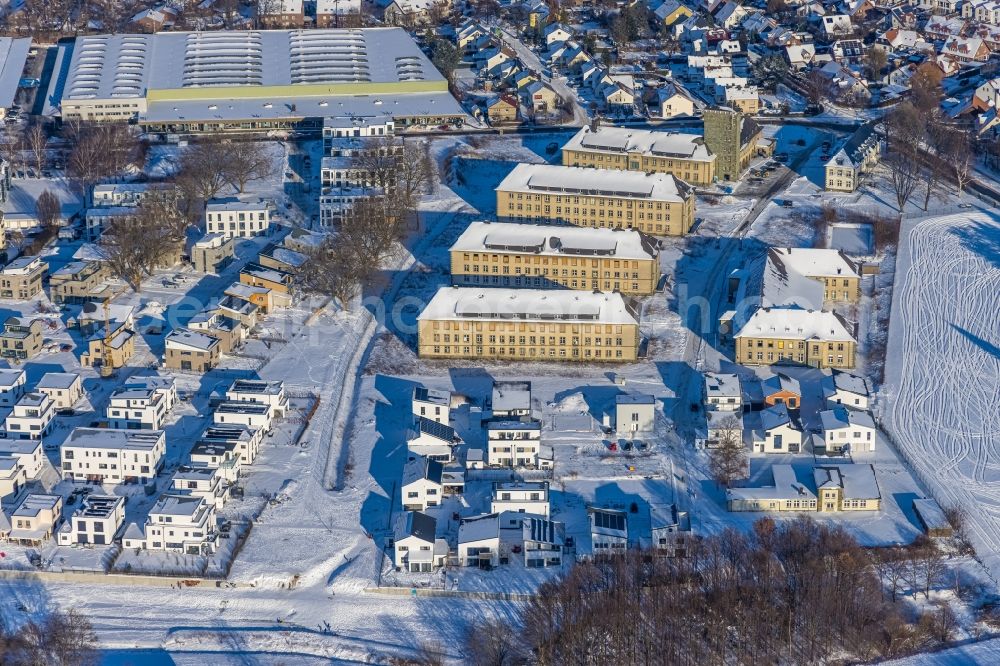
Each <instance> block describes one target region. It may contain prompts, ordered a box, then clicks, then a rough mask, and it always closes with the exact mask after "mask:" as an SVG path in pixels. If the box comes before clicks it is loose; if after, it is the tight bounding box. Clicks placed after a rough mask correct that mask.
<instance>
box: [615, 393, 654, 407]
mask: <svg viewBox="0 0 1000 666" xmlns="http://www.w3.org/2000/svg"><path fill="white" fill-rule="evenodd" d="M615 404H616V405H655V404H656V398H654V397H653V396H651V395H649V394H648V393H619V394H618V395H616V396H615Z"/></svg>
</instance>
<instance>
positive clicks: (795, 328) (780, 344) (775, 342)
mask: <svg viewBox="0 0 1000 666" xmlns="http://www.w3.org/2000/svg"><path fill="white" fill-rule="evenodd" d="M853 328H854V326H853V325H852V324H849V323H848V322H847V321H846V320H844V318H843V317H841V316H840V315H838V314H837V313H836V312H829V311H827V310H805V309H802V308H800V307H797V306H792V307H785V308H759V309H758V310H757V311H756V312H754V313H753V314H752V315H751V316H750V319H749V320H748V321H747V322H746V324H744V325H743V327H742V328H741V329H740V331H739V333H737V334H736V336H735V342H736V362H737V363H740V364H743V365H772V364H774V363H797V364H800V365H808V366H812V367H814V368H853V367H854V363H855V361H854V357H855V354H856V352H857V345H858V343H857V340H856V339H855V337H854V334H853V333H852V331H853Z"/></svg>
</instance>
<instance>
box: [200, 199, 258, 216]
mask: <svg viewBox="0 0 1000 666" xmlns="http://www.w3.org/2000/svg"><path fill="white" fill-rule="evenodd" d="M266 210H267V202H266V201H264V200H263V199H258V198H256V197H253V198H240V197H225V198H221V199H212V200H210V201H209V202H208V203H206V204H205V212H206V213H221V212H262V211H266Z"/></svg>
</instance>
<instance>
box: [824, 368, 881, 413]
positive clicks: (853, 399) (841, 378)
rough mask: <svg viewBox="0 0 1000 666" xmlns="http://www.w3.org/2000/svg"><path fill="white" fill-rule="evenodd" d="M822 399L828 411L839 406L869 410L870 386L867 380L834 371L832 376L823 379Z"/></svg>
mask: <svg viewBox="0 0 1000 666" xmlns="http://www.w3.org/2000/svg"><path fill="white" fill-rule="evenodd" d="M823 397H824V398H825V399H826V405H827V407H828V408H829V409H835V408H836V407H837V406H840V405H842V406H844V407H848V408H850V409H860V410H863V411H864V410H867V409H870V408H871V386H870V384H869V383H868V380H867V379H865V378H864V377H859V376H857V375H852V374H851V373H849V372H843V371H841V370H834V371H833V374H831V375H830V376H829V377H826V378H824V381H823Z"/></svg>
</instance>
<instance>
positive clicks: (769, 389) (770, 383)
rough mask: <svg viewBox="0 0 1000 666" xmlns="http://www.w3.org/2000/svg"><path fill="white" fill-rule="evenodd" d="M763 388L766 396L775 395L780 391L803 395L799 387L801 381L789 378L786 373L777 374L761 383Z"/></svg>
mask: <svg viewBox="0 0 1000 666" xmlns="http://www.w3.org/2000/svg"><path fill="white" fill-rule="evenodd" d="M761 388H762V389H763V390H764V396H765V397H766V396H769V395H773V394H775V393H778V392H779V391H788V392H790V393H794V394H796V395H799V396H801V395H802V389H801V388H800V387H799V380H797V379H794V378H792V377H789V376H788V375H786V374H784V373H781V372H779V373H777V374H775V375H772V376H770V377H768V378H767V379H765V380H763V381H762V382H761Z"/></svg>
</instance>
